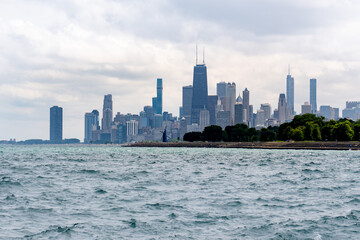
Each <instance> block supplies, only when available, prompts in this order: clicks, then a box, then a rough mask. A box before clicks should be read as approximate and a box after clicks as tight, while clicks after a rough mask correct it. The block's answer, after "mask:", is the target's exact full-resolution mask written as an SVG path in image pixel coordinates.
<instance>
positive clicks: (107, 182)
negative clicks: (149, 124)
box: [0, 146, 360, 240]
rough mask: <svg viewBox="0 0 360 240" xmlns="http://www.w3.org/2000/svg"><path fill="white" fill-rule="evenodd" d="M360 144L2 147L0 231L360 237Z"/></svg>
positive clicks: (46, 235) (73, 235)
mask: <svg viewBox="0 0 360 240" xmlns="http://www.w3.org/2000/svg"><path fill="white" fill-rule="evenodd" d="M359 177H360V152H354V151H300V150H246V149H185V148H178V149H176V148H121V147H115V146H109V147H107V146H106V147H104V146H95V147H93V146H15V147H11V146H1V147H0V239H24V238H25V239H51V238H52V239H317V240H319V239H360V178H359Z"/></svg>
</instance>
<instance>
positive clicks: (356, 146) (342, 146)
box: [124, 142, 360, 150]
mask: <svg viewBox="0 0 360 240" xmlns="http://www.w3.org/2000/svg"><path fill="white" fill-rule="evenodd" d="M124 147H176V148H247V149H294V150H360V142H166V143H163V142H138V143H130V144H127V145H125V146H124Z"/></svg>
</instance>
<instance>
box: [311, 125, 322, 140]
mask: <svg viewBox="0 0 360 240" xmlns="http://www.w3.org/2000/svg"><path fill="white" fill-rule="evenodd" d="M312 140H315V141H320V140H321V131H320V127H319V125H318V124H314V125H313V128H312Z"/></svg>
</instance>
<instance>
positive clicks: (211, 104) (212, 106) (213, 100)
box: [208, 95, 219, 125]
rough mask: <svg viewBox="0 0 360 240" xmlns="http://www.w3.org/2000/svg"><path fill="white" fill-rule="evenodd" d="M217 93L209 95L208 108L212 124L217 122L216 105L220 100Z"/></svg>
mask: <svg viewBox="0 0 360 240" xmlns="http://www.w3.org/2000/svg"><path fill="white" fill-rule="evenodd" d="M218 99H219V98H218V96H217V95H209V96H208V110H209V114H210V125H215V124H216V105H217V102H218Z"/></svg>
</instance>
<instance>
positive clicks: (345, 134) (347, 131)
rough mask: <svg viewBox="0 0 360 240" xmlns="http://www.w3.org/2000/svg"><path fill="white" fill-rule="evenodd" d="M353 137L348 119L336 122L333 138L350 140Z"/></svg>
mask: <svg viewBox="0 0 360 240" xmlns="http://www.w3.org/2000/svg"><path fill="white" fill-rule="evenodd" d="M353 137H354V130H353V129H352V128H351V123H350V122H349V121H344V122H338V123H337V124H336V125H335V127H334V138H335V139H336V140H338V141H351V140H352V139H353Z"/></svg>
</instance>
